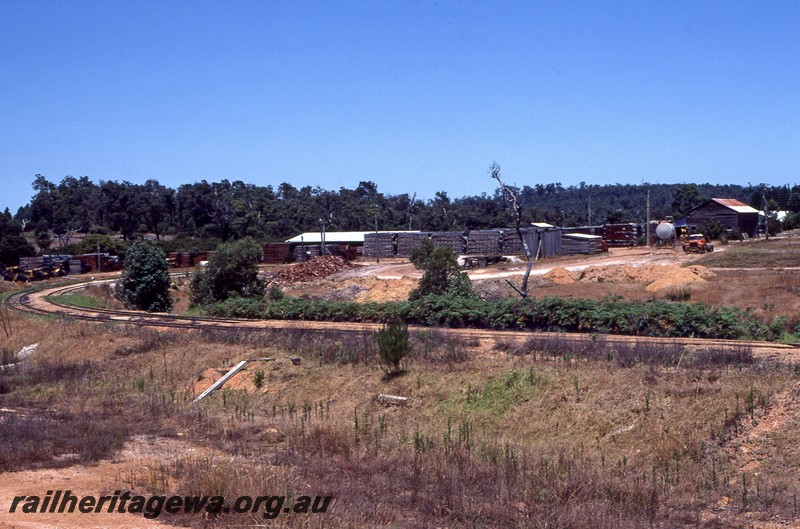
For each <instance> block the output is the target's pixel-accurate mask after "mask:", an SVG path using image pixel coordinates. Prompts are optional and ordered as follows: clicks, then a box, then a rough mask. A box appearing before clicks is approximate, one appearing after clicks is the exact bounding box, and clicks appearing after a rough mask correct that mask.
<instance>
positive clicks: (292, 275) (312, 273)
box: [267, 255, 351, 287]
mask: <svg viewBox="0 0 800 529" xmlns="http://www.w3.org/2000/svg"><path fill="white" fill-rule="evenodd" d="M350 267H351V265H350V264H349V263H348V262H347V261H345V260H344V259H342V258H341V257H339V256H338V255H326V256H323V257H314V258H313V259H311V260H310V261H306V262H305V263H300V264H298V265H295V266H292V267H291V268H287V269H286V270H281V271H280V272H278V273H277V274H275V275H274V276H272V277H271V278H269V280H267V284H268V285H277V286H281V287H285V286H289V285H294V284H295V283H305V282H307V281H313V280H315V279H320V278H322V277H327V276H329V275H333V274H336V273H338V272H341V271H342V270H346V269H348V268H350Z"/></svg>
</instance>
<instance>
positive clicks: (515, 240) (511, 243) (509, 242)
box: [500, 228, 536, 255]
mask: <svg viewBox="0 0 800 529" xmlns="http://www.w3.org/2000/svg"><path fill="white" fill-rule="evenodd" d="M500 240H501V244H502V253H503V255H524V254H525V248H524V247H523V246H522V239H520V238H519V234H518V233H517V230H516V229H514V228H509V229H507V230H503V235H502V237H501V239H500ZM531 251H532V252H534V253H535V252H536V249H535V248H534V249H531Z"/></svg>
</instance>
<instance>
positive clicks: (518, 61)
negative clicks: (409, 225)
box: [0, 0, 800, 211]
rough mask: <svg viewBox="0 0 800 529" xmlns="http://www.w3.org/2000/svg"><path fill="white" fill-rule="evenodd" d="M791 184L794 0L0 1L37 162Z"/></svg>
mask: <svg viewBox="0 0 800 529" xmlns="http://www.w3.org/2000/svg"><path fill="white" fill-rule="evenodd" d="M492 161H497V162H498V163H499V164H500V165H501V166H502V168H503V174H504V176H505V179H506V180H507V181H508V182H510V183H517V184H519V185H524V184H535V183H537V182H542V183H548V182H561V183H562V184H564V185H571V184H577V183H578V182H580V181H585V182H587V183H590V184H603V183H616V182H620V183H641V182H643V181H644V182H654V183H673V182H697V183H701V182H711V183H736V184H747V183H748V182H751V183H753V184H755V183H759V182H767V183H769V184H787V183H789V184H793V183H798V182H800V178H798V176H799V175H800V2H797V1H796V0H786V1H770V0H758V1H747V2H743V1H735V0H725V1H718V2H716V1H706V0H703V1H696V0H692V1H672V0H668V1H666V2H649V1H642V0H632V1H599V0H598V1H586V2H584V1H563V0H562V1H548V2H538V1H532V0H529V1H519V2H501V1H477V2H467V1H460V2H455V1H453V2H450V1H439V2H433V1H425V2H414V1H408V0H405V1H385V0H380V1H364V2H349V1H342V0H337V1H335V2H324V1H320V0H315V1H310V2H303V1H295V0H292V1H285V2H284V1H278V0H258V1H235V0H234V1H225V2H223V1H215V2H201V1H196V0H181V1H176V0H172V1H164V0H159V1H138V0H137V1H127V2H122V1H115V0H103V1H80V0H70V1H61V0H58V1H55V0H54V1H36V0H2V1H0V181H2V183H3V186H2V188H1V189H2V191H0V207H6V206H8V207H10V208H11V209H12V211H16V208H17V207H19V206H21V205H23V204H24V203H26V202H27V201H28V200H29V198H30V197H31V196H32V194H33V189H32V188H31V185H30V184H31V182H32V181H33V177H34V175H35V174H36V173H41V174H44V175H45V176H47V177H48V178H49V179H50V180H51V181H54V182H58V181H60V180H61V179H62V178H63V177H64V176H66V175H72V176H75V177H78V176H84V175H85V176H89V177H90V178H91V179H93V180H94V181H99V180H128V181H131V182H136V183H141V182H144V181H145V180H147V179H149V178H155V179H157V180H159V181H160V182H161V183H163V184H165V185H169V186H172V187H177V186H178V185H180V184H182V183H188V182H194V181H198V180H201V179H206V180H209V181H211V180H220V179H223V178H227V179H229V180H237V179H238V180H244V181H245V182H250V183H255V184H259V185H268V184H272V185H277V184H279V183H281V182H284V181H287V182H290V183H292V184H293V185H296V186H298V187H300V186H303V185H311V186H321V187H323V188H326V189H338V188H339V187H342V186H345V187H353V186H355V185H357V184H358V182H359V181H360V180H372V181H374V182H376V183H377V184H378V188H379V190H381V191H383V192H387V193H402V192H409V193H412V192H417V193H418V195H419V196H420V197H423V198H430V197H432V196H433V194H434V193H435V192H436V191H438V190H444V191H447V192H448V194H449V195H450V196H451V197H460V196H463V195H466V194H478V193H481V192H484V191H486V192H491V191H492V190H493V188H494V185H493V184H494V182H493V181H491V180H490V179H489V177H488V175H487V168H488V167H489V165H490V164H491V163H492Z"/></svg>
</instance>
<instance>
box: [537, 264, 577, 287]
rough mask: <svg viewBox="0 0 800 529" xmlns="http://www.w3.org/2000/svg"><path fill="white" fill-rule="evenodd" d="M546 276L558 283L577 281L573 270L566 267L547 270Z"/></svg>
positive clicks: (566, 283)
mask: <svg viewBox="0 0 800 529" xmlns="http://www.w3.org/2000/svg"><path fill="white" fill-rule="evenodd" d="M544 277H546V278H547V279H549V280H550V281H552V282H553V283H555V284H557V285H569V284H571V283H574V282H575V276H573V274H572V272H569V271H567V269H566V268H561V267H558V268H553V269H552V270H550V271H549V272H547V273H546V274H545V275H544Z"/></svg>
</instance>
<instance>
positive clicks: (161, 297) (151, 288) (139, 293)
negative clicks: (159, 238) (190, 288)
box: [116, 240, 172, 312]
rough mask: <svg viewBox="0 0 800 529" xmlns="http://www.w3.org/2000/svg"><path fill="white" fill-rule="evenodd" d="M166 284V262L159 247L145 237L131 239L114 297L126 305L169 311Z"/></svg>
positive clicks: (167, 264) (167, 278) (167, 269)
mask: <svg viewBox="0 0 800 529" xmlns="http://www.w3.org/2000/svg"><path fill="white" fill-rule="evenodd" d="M169 287H170V279H169V263H167V259H166V257H165V256H164V252H163V251H162V250H161V248H159V247H158V246H156V245H155V244H152V243H150V242H147V241H145V240H139V241H136V242H134V243H133V244H132V245H131V247H130V248H129V249H128V251H127V253H126V254H125V267H124V269H123V271H122V277H121V278H120V279H119V281H117V294H116V297H117V299H119V300H120V301H122V303H123V304H124V305H125V307H126V308H129V309H138V310H146V311H148V312H169V311H170V310H172V295H171V293H170V290H169Z"/></svg>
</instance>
